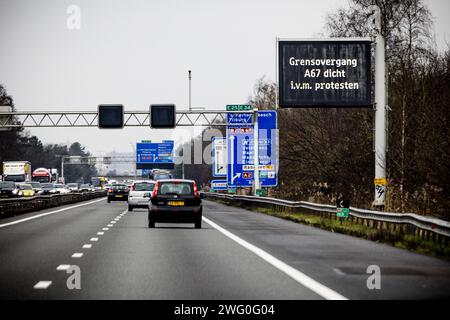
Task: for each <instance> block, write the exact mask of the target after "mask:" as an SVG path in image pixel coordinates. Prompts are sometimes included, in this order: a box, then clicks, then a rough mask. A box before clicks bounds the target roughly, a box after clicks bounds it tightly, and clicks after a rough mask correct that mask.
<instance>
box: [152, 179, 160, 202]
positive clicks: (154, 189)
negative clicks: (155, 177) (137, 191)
mask: <svg viewBox="0 0 450 320" xmlns="http://www.w3.org/2000/svg"><path fill="white" fill-rule="evenodd" d="M158 187H159V182H158V181H156V183H155V187H154V188H153V192H152V197H153V198H154V197H156V195H157V194H158Z"/></svg>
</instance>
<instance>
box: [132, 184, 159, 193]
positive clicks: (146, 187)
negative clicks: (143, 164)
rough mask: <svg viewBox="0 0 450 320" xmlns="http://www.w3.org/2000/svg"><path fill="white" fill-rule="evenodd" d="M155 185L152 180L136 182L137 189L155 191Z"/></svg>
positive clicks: (135, 188) (135, 187)
mask: <svg viewBox="0 0 450 320" xmlns="http://www.w3.org/2000/svg"><path fill="white" fill-rule="evenodd" d="M154 187H155V184H154V183H150V182H139V183H135V184H134V190H135V191H153V188H154Z"/></svg>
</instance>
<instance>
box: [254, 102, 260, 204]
mask: <svg viewBox="0 0 450 320" xmlns="http://www.w3.org/2000/svg"><path fill="white" fill-rule="evenodd" d="M258 142H259V129H258V108H255V109H253V159H254V160H253V165H254V173H253V175H254V181H255V188H254V190H253V194H254V195H255V196H256V195H257V191H258V190H259V189H261V187H260V184H259V143H258Z"/></svg>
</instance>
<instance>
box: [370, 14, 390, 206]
mask: <svg viewBox="0 0 450 320" xmlns="http://www.w3.org/2000/svg"><path fill="white" fill-rule="evenodd" d="M370 10H371V11H372V12H373V15H372V17H371V21H370V22H371V23H372V24H374V25H375V29H376V41H375V43H376V48H375V108H376V109H375V180H374V185H375V201H374V202H373V205H374V206H381V207H384V206H385V204H386V61H385V50H386V46H385V39H384V37H383V35H382V34H381V11H380V8H379V7H378V6H371V7H370Z"/></svg>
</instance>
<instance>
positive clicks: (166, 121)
mask: <svg viewBox="0 0 450 320" xmlns="http://www.w3.org/2000/svg"><path fill="white" fill-rule="evenodd" d="M175 126H176V112H175V105H174V104H152V105H151V106H150V127H152V128H156V129H171V128H175Z"/></svg>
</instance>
